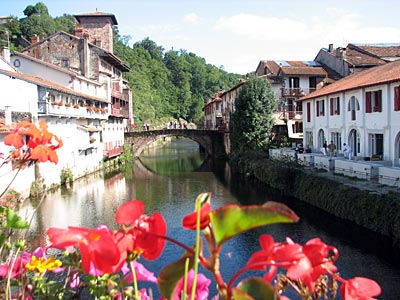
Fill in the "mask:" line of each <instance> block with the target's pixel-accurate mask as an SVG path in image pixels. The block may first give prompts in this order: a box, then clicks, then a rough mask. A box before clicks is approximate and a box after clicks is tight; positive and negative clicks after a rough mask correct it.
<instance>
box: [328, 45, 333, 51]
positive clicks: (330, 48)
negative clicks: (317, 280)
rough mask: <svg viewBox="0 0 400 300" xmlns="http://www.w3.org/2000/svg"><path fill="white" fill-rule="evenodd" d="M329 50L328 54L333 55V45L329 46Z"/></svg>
mask: <svg viewBox="0 0 400 300" xmlns="http://www.w3.org/2000/svg"><path fill="white" fill-rule="evenodd" d="M328 49H329V50H328V51H329V53H333V44H329V48H328Z"/></svg>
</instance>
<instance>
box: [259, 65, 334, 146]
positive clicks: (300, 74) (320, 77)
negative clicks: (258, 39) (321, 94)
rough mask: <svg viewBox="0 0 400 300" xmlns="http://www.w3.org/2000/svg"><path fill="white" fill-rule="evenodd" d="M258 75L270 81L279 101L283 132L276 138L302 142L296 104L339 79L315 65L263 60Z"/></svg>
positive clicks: (279, 123) (278, 117) (280, 126)
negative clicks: (302, 98) (283, 137)
mask: <svg viewBox="0 0 400 300" xmlns="http://www.w3.org/2000/svg"><path fill="white" fill-rule="evenodd" d="M256 74H257V75H258V76H266V77H267V78H268V80H269V82H270V83H271V87H272V89H273V91H274V93H275V97H276V99H277V101H278V111H277V115H276V116H275V120H276V124H277V128H281V130H278V131H277V132H276V134H278V135H282V134H283V135H287V136H288V137H290V138H295V139H301V138H302V132H303V125H302V106H301V105H297V100H298V99H300V98H301V97H302V96H304V95H308V94H309V93H311V92H313V91H315V90H317V89H318V88H320V87H321V86H324V85H325V84H327V83H330V82H333V81H334V80H337V79H338V78H339V77H338V75H337V74H335V72H332V71H330V70H327V69H326V68H325V67H324V66H322V65H321V64H319V63H318V62H315V61H286V60H262V61H260V63H259V64H258V66H257V69H256ZM282 126H283V127H286V128H282ZM276 130H277V129H276Z"/></svg>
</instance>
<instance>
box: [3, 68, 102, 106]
mask: <svg viewBox="0 0 400 300" xmlns="http://www.w3.org/2000/svg"><path fill="white" fill-rule="evenodd" d="M0 74H2V75H6V76H10V77H15V78H18V79H21V80H24V81H27V82H30V83H33V84H37V85H40V86H44V87H47V88H51V89H54V90H57V91H59V92H62V93H66V94H69V95H74V96H77V97H83V98H87V99H91V100H96V101H100V102H105V103H109V102H108V101H107V100H106V99H104V98H99V97H95V96H91V95H88V94H83V93H79V92H76V91H74V90H71V89H69V88H66V87H64V86H62V85H58V84H55V83H53V82H51V81H48V80H45V79H42V78H40V77H37V76H33V75H29V74H25V73H16V72H12V71H6V70H2V69H0Z"/></svg>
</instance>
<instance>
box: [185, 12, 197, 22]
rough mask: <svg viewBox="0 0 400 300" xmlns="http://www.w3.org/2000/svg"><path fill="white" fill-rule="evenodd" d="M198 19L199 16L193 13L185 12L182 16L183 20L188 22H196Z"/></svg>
mask: <svg viewBox="0 0 400 300" xmlns="http://www.w3.org/2000/svg"><path fill="white" fill-rule="evenodd" d="M199 21H200V17H199V16H198V15H197V14H195V13H190V14H187V15H185V16H184V17H183V22H185V23H189V24H196V23H198V22H199Z"/></svg>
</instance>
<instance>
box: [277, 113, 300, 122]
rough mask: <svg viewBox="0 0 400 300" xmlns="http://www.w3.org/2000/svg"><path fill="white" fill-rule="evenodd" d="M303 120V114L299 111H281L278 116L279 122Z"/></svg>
mask: <svg viewBox="0 0 400 300" xmlns="http://www.w3.org/2000/svg"><path fill="white" fill-rule="evenodd" d="M302 118H303V112H301V111H282V112H281V113H280V115H279V119H281V120H296V121H300V120H301V119H302Z"/></svg>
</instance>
